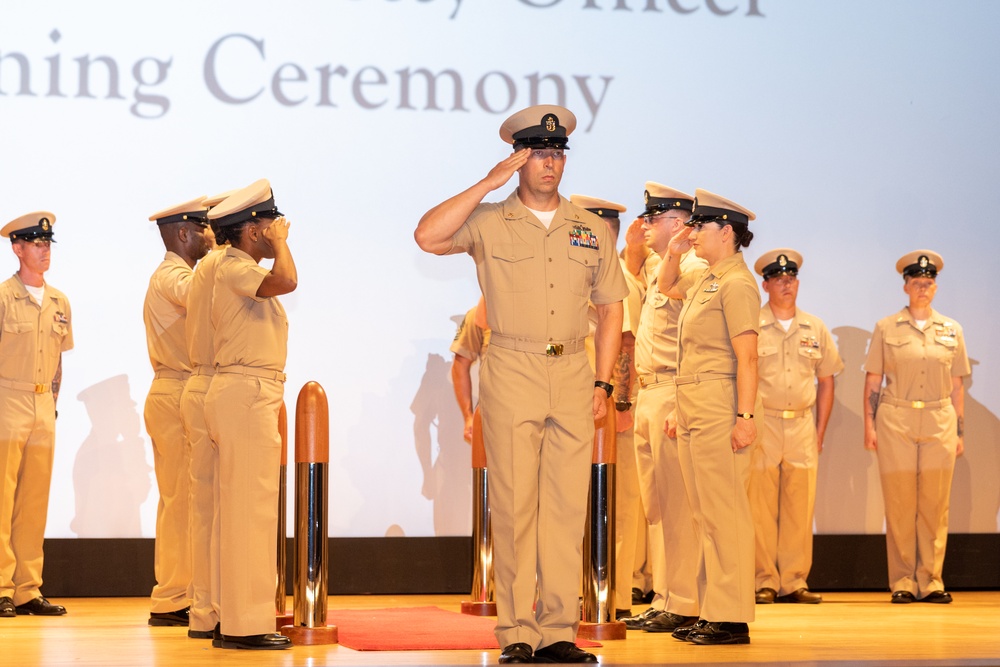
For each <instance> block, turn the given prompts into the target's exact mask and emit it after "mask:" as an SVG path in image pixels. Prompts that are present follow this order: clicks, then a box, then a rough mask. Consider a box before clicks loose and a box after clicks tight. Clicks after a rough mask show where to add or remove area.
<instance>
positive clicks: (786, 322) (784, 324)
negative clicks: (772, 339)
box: [778, 317, 795, 331]
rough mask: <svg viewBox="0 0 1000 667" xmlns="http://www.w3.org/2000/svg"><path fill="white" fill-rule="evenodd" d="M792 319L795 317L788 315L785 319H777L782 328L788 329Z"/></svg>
mask: <svg viewBox="0 0 1000 667" xmlns="http://www.w3.org/2000/svg"><path fill="white" fill-rule="evenodd" d="M794 319H795V318H794V317H789V318H788V319H787V320H778V323H779V324H780V325H781V328H782V329H784V330H785V331H788V330H789V329H791V328H792V320H794Z"/></svg>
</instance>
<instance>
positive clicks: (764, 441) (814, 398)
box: [750, 248, 844, 604]
mask: <svg viewBox="0 0 1000 667" xmlns="http://www.w3.org/2000/svg"><path fill="white" fill-rule="evenodd" d="M800 268H802V255H800V254H799V253H798V252H796V251H794V250H792V249H791V248H778V249H776V250H771V251H768V252H766V253H764V254H763V255H761V257H760V258H759V259H758V260H757V262H756V263H755V264H754V270H755V271H756V272H757V273H758V275H761V276H763V277H764V291H765V292H767V295H768V302H767V303H766V304H764V306H763V307H762V308H761V309H760V336H759V337H758V339H757V355H758V359H757V367H758V369H759V376H758V377H759V384H758V387H759V391H760V397H761V401H762V403H763V405H764V417H763V420H762V422H763V429H762V434H761V444H760V447H758V448H757V449H756V451H755V452H754V459H753V464H752V466H751V469H750V508H751V510H752V511H753V518H754V528H755V534H756V545H757V546H756V568H757V579H756V588H757V594H756V601H757V604H769V603H771V602H775V601H777V602H799V603H808V604H816V603H819V602H821V601H822V600H823V598H822V597H821V596H820V595H819V594H818V593H813V592H812V591H810V590H809V588H808V585H807V584H806V579H807V578H808V577H809V570H810V569H811V568H812V544H813V531H812V525H813V507H814V505H815V501H816V468H817V466H818V464H819V453H820V452H822V451H823V436H824V434H825V433H826V425H827V423H828V422H829V421H830V412H831V411H832V410H833V376H834V375H836V374H837V373H839V372H840V371H842V370H843V369H844V362H843V361H841V359H840V354H838V353H837V346H836V345H835V344H834V342H833V337H832V336H831V335H830V332H829V330H827V328H826V325H825V324H823V322H822V321H821V320H820V319H819V318H818V317H816V316H815V315H810V314H809V313H804V312H802V311H801V310H799V309H798V308H797V307H796V305H795V304H796V299H797V298H798V294H799V279H798V273H799V269H800ZM814 404H815V406H816V418H815V421H813V411H812V408H813V405H814Z"/></svg>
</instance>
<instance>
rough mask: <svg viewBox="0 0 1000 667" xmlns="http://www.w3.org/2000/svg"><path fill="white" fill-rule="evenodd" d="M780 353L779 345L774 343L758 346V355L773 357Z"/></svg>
mask: <svg viewBox="0 0 1000 667" xmlns="http://www.w3.org/2000/svg"><path fill="white" fill-rule="evenodd" d="M777 353H778V348H777V346H774V345H758V346H757V356H758V357H773V356H774V355H776V354H777Z"/></svg>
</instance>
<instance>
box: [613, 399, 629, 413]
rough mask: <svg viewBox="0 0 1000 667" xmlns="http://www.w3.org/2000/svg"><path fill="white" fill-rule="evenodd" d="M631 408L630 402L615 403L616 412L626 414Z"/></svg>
mask: <svg viewBox="0 0 1000 667" xmlns="http://www.w3.org/2000/svg"><path fill="white" fill-rule="evenodd" d="M631 407H632V401H615V410H617V411H618V412H628V411H629V408H631Z"/></svg>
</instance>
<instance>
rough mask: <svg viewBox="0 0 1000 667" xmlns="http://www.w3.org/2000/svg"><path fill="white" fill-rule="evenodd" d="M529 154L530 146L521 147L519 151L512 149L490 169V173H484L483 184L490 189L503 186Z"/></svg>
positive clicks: (526, 159) (522, 164)
mask: <svg viewBox="0 0 1000 667" xmlns="http://www.w3.org/2000/svg"><path fill="white" fill-rule="evenodd" d="M529 155H531V149H530V148H522V149H521V150H519V151H514V152H513V153H511V154H510V155H509V156H508V157H507V158H506V159H504V160H501V161H500V162H498V163H497V165H496V166H495V167H493V168H492V169H490V173H488V174H486V178H484V179H483V184H484V185H486V186H487V187H489V189H490V190H496V189H497V188H501V187H503V186H504V185H505V184H506V183H507V181H509V180H510V177H511V176H513V175H514V174H515V173H516V172H517V170H518V169H520V168H521V167H523V166H524V164H525V163H526V162H527V161H528V156H529Z"/></svg>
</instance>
